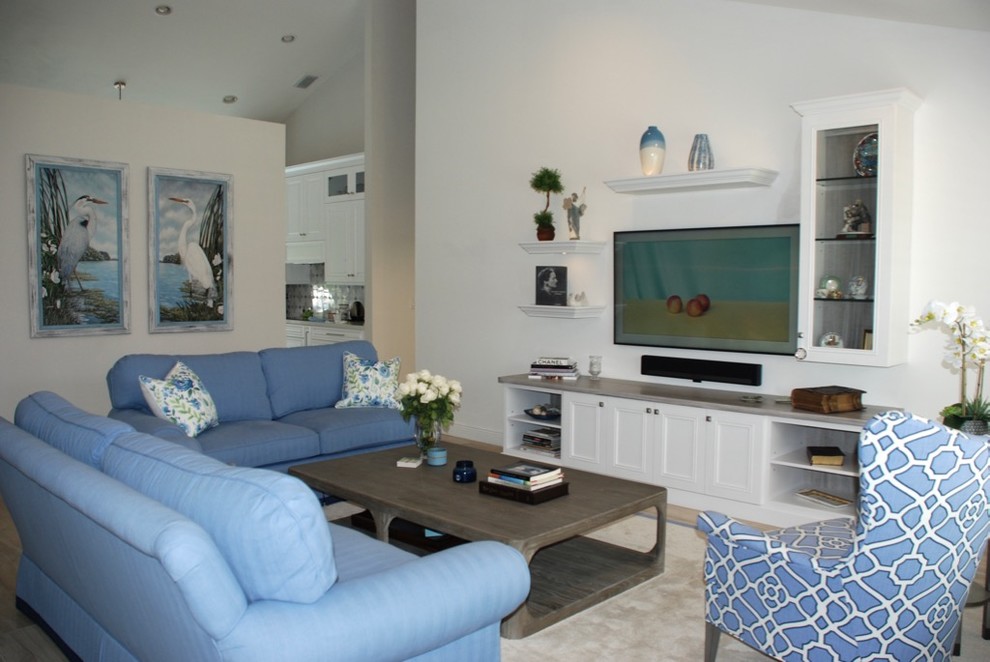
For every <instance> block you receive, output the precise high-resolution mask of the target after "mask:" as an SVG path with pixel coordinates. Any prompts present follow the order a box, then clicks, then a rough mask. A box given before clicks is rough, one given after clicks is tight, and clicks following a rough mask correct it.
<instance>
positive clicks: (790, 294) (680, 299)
mask: <svg viewBox="0 0 990 662" xmlns="http://www.w3.org/2000/svg"><path fill="white" fill-rule="evenodd" d="M614 250H615V261H614V266H615V279H614V283H615V299H614V303H615V318H614V319H615V342H616V343H617V344H620V345H645V346H651V347H677V348H684V349H706V350H718V351H728V352H753V353H760V354H793V353H794V351H795V350H796V348H797V307H798V303H797V292H798V226H797V225H796V224H794V225H752V226H734V227H712V228H691V229H680V230H647V231H632V232H616V233H615V236H614Z"/></svg>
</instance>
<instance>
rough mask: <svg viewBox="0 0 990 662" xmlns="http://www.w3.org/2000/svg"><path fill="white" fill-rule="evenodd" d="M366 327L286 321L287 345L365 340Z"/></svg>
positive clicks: (306, 345) (303, 345) (298, 345)
mask: <svg viewBox="0 0 990 662" xmlns="http://www.w3.org/2000/svg"><path fill="white" fill-rule="evenodd" d="M363 339H364V328H362V327H359V326H351V325H342V324H328V323H324V322H286V323H285V346H286V347H309V346H312V345H331V344H334V343H338V342H344V341H347V340H363Z"/></svg>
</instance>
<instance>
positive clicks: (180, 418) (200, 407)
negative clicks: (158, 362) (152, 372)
mask: <svg viewBox="0 0 990 662" xmlns="http://www.w3.org/2000/svg"><path fill="white" fill-rule="evenodd" d="M138 381H140V382H141V393H142V394H144V400H145V402H147V403H148V407H149V408H151V411H152V412H154V414H155V416H157V417H159V418H164V419H166V420H169V421H172V422H173V423H175V424H176V425H178V426H179V427H180V428H182V431H183V432H185V433H186V434H187V435H188V436H190V437H195V436H196V435H198V434H199V433H201V432H203V431H204V430H209V429H210V428H212V427H213V426H215V425H217V424H218V423H219V422H220V419H219V417H218V416H217V406H216V405H215V404H214V402H213V398H212V397H210V392H209V391H207V390H206V387H205V386H204V385H203V382H202V380H200V378H199V376H198V375H197V374H196V373H195V372H193V371H192V370H190V369H189V366H187V365H186V364H185V363H183V362H182V361H179V362H177V363H176V364H175V365H174V366H173V367H172V369H171V370H170V371H169V373H168V374H167V375H166V376H165V379H154V378H152V377H146V376H145V375H139V376H138Z"/></svg>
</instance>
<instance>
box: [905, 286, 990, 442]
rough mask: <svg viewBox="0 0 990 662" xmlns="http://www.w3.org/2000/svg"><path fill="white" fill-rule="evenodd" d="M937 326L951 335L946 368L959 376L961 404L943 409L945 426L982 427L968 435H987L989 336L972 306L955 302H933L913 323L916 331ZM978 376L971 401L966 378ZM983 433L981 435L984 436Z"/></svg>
mask: <svg viewBox="0 0 990 662" xmlns="http://www.w3.org/2000/svg"><path fill="white" fill-rule="evenodd" d="M929 325H936V326H937V327H938V328H940V329H941V330H942V331H945V332H946V333H948V335H949V339H948V340H947V341H946V344H945V349H946V353H945V358H944V359H943V361H942V363H943V365H946V366H947V367H948V368H949V369H950V370H953V371H958V372H959V401H958V402H956V403H954V404H951V405H948V406H947V407H944V408H943V409H942V411H941V412H939V413H940V414H941V416H942V421H943V423H945V425H947V426H949V427H952V428H957V429H962V428H963V427H964V425H966V424H967V423H969V422H977V423H981V424H982V425H977V426H973V425H966V427H967V428H968V430H967V431H974V432H977V433H980V434H984V433H985V430H986V425H987V421H988V420H990V402H988V401H987V400H985V399H984V398H983V377H984V373H985V371H986V364H987V359H988V358H990V336H988V334H987V329H986V327H985V326H984V325H983V320H982V319H980V318H979V317H977V315H976V311H975V309H974V308H973V307H972V306H964V305H961V304H959V303H957V302H955V301H953V302H951V303H943V302H941V301H930V302H929V303H928V305H927V306H925V309H924V311H922V313H921V315H920V316H919V317H918V318H917V319H916V320H914V322H912V323H911V326H912V327H913V328H915V329H918V328H921V327H925V326H929ZM970 370H973V371H975V372H976V385H975V388H974V390H973V397H969V389H968V385H967V374H968V372H969V371H970ZM981 430H982V432H981Z"/></svg>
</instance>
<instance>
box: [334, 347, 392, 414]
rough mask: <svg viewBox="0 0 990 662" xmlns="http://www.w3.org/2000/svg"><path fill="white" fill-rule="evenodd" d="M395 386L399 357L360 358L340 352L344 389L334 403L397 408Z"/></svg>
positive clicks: (349, 405)
mask: <svg viewBox="0 0 990 662" xmlns="http://www.w3.org/2000/svg"><path fill="white" fill-rule="evenodd" d="M397 388H399V358H398V357H396V358H394V359H391V360H389V361H373V360H371V359H362V358H361V357H360V356H358V355H357V354H352V353H351V352H344V389H343V394H342V395H343V397H342V399H340V400H338V401H337V404H336V405H334V406H335V407H337V408H338V409H343V408H344V407H388V408H390V409H398V408H399V402H398V401H397V400H396V399H395V390H396V389H397Z"/></svg>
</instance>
